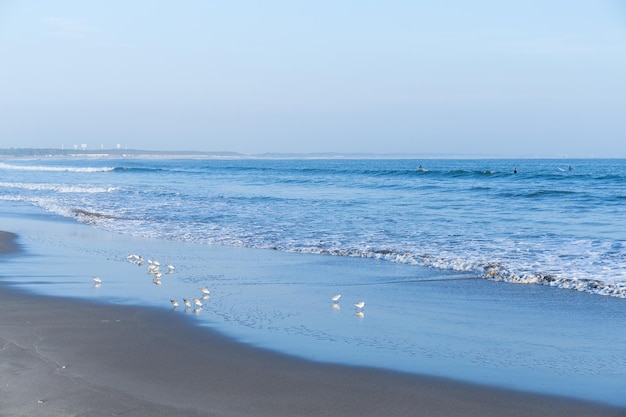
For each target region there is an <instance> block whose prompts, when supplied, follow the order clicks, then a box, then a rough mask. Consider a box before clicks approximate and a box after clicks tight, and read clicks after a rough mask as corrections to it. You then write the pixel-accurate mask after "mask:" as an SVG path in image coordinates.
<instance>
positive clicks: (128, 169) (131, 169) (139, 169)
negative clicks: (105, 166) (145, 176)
mask: <svg viewBox="0 0 626 417" xmlns="http://www.w3.org/2000/svg"><path fill="white" fill-rule="evenodd" d="M109 171H114V172H160V171H166V170H164V169H163V168H148V167H123V166H122V167H115V168H111V169H109ZM170 171H176V170H170Z"/></svg>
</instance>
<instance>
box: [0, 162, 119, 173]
mask: <svg viewBox="0 0 626 417" xmlns="http://www.w3.org/2000/svg"><path fill="white" fill-rule="evenodd" d="M0 169H5V170H15V171H42V172H110V171H113V170H115V168H113V167H100V168H92V167H71V166H64V167H63V166H47V165H10V164H6V163H3V162H0Z"/></svg>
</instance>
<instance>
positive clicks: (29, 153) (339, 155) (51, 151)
mask: <svg viewBox="0 0 626 417" xmlns="http://www.w3.org/2000/svg"><path fill="white" fill-rule="evenodd" d="M3 158H5V159H6V158H189V159H191V158H198V159H595V158H594V157H593V156H589V157H582V156H576V157H572V156H568V155H554V156H545V155H544V156H538V155H526V156H511V155H484V154H453V153H397V152H395V153H366V152H311V153H306V152H302V153H296V152H265V153H256V154H245V153H239V152H228V151H219V152H209V151H184V150H183V151H162V150H146V149H60V148H0V159H3ZM599 159H607V158H599ZM611 159H612V158H611ZM615 159H620V158H615Z"/></svg>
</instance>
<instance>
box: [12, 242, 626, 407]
mask: <svg viewBox="0 0 626 417" xmlns="http://www.w3.org/2000/svg"><path fill="white" fill-rule="evenodd" d="M0 250H2V251H3V253H4V255H3V256H20V255H19V253H18V254H15V253H12V252H17V251H18V250H19V246H18V245H16V243H15V235H13V234H10V233H0ZM10 253H12V254H10ZM9 254H10V255H9ZM0 262H1V258H0ZM0 275H1V274H0ZM0 298H1V300H2V302H1V303H0V415H2V416H112V415H123V416H183V415H184V416H431V417H432V416H448V417H450V416H500V417H506V416H625V415H626V410H625V409H623V408H615V407H609V406H604V405H599V404H594V403H588V402H580V401H575V400H572V399H567V398H559V397H551V396H541V395H535V394H528V393H520V392H514V391H508V390H499V389H494V388H486V387H481V386H476V385H471V384H465V383H458V382H453V381H448V380H443V379H437V378H431V377H420V376H415V375H405V374H401V373H395V372H385V371H379V370H373V369H366V368H358V367H347V366H346V367H344V366H337V365H327V364H320V363H314V362H309V361H306V360H301V359H296V358H292V357H289V356H285V355H281V354H278V353H273V352H268V351H265V350H261V349H256V348H254V347H250V346H247V345H245V344H240V343H236V342H234V341H232V340H230V339H229V338H227V337H224V336H221V335H220V334H218V333H214V332H212V331H210V330H209V329H206V328H202V329H198V328H197V327H194V325H193V324H192V323H189V321H188V320H184V318H181V317H180V316H177V315H172V314H167V311H162V310H160V309H154V308H146V307H141V306H136V307H132V306H120V305H108V304H107V305H104V304H92V303H86V302H81V301H77V300H75V299H72V300H69V299H63V298H55V297H42V296H35V295H31V294H26V293H23V292H20V291H17V290H15V289H14V288H11V286H10V284H7V283H5V282H2V280H1V277H0Z"/></svg>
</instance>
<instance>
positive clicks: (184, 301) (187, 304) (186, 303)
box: [183, 298, 191, 308]
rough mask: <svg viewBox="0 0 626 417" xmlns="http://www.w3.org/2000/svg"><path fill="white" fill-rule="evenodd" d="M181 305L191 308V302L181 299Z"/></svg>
mask: <svg viewBox="0 0 626 417" xmlns="http://www.w3.org/2000/svg"><path fill="white" fill-rule="evenodd" d="M183 303H184V304H185V308H191V301H189V300H187V299H186V298H183Z"/></svg>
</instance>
